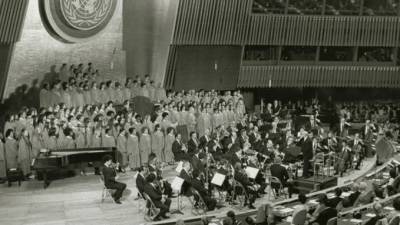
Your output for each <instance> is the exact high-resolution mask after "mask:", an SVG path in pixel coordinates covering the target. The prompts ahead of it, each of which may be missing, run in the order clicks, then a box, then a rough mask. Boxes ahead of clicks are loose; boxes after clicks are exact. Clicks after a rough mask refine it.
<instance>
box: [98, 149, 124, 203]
mask: <svg viewBox="0 0 400 225" xmlns="http://www.w3.org/2000/svg"><path fill="white" fill-rule="evenodd" d="M103 162H104V167H103V170H102V172H103V176H104V185H105V186H106V188H108V189H115V190H116V191H115V193H114V194H113V195H112V197H113V199H114V202H115V203H117V204H121V201H120V198H121V196H122V193H123V192H124V190H125V188H126V184H124V183H121V182H118V181H116V180H117V179H118V176H117V172H116V168H115V166H114V165H113V162H112V157H111V156H110V155H105V156H104V157H103Z"/></svg>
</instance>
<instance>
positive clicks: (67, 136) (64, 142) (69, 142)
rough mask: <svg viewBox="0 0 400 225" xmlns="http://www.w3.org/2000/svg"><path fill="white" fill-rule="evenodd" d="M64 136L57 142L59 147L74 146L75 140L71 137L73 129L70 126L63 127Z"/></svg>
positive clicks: (71, 147)
mask: <svg viewBox="0 0 400 225" xmlns="http://www.w3.org/2000/svg"><path fill="white" fill-rule="evenodd" d="M62 133H63V134H64V137H63V138H62V139H61V140H60V142H59V146H58V148H59V149H73V148H76V144H75V140H74V139H73V137H72V136H73V135H74V134H73V131H72V129H71V128H69V127H67V128H65V129H64V132H62Z"/></svg>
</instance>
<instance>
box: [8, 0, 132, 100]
mask: <svg viewBox="0 0 400 225" xmlns="http://www.w3.org/2000/svg"><path fill="white" fill-rule="evenodd" d="M118 1H119V2H118V4H117V7H116V9H115V13H114V16H113V17H112V19H111V20H110V22H109V24H108V26H107V27H106V28H105V29H104V30H103V31H102V33H101V34H99V35H97V36H95V37H94V38H93V39H91V40H89V41H86V42H82V43H65V42H62V41H59V40H57V39H55V38H53V37H52V36H51V35H50V34H49V33H48V32H47V30H46V29H45V27H44V25H43V23H42V20H41V17H40V12H39V5H38V1H37V0H31V1H29V5H28V9H27V14H26V17H25V21H24V26H23V30H22V35H21V39H20V41H19V42H17V43H16V45H15V48H14V53H13V56H12V58H11V64H10V68H9V73H8V79H7V83H6V90H5V99H6V101H7V98H9V97H10V96H11V97H12V98H15V99H18V100H21V101H24V100H25V99H26V98H24V95H25V96H26V97H32V96H31V95H32V94H36V93H37V89H38V88H39V86H40V84H41V83H42V81H43V79H44V78H46V79H47V78H51V77H52V76H54V75H55V74H56V73H57V72H58V71H59V67H60V66H61V64H62V63H68V64H72V63H74V64H78V63H85V64H86V63H88V62H93V64H94V65H95V67H96V68H98V69H99V70H100V74H101V76H102V77H104V78H105V79H108V78H110V79H118V80H121V81H124V80H125V53H124V52H123V51H122V50H121V49H122V0H118ZM33 85H34V87H33V88H32V86H33ZM35 99H36V98H33V97H32V100H35ZM9 101H10V100H9ZM13 102H14V103H15V101H13ZM18 103H19V102H18ZM21 104H24V105H25V104H28V105H31V104H30V102H28V103H26V102H21Z"/></svg>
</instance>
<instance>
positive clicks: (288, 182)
mask: <svg viewBox="0 0 400 225" xmlns="http://www.w3.org/2000/svg"><path fill="white" fill-rule="evenodd" d="M270 170H271V176H273V177H276V178H278V179H279V180H280V181H281V183H282V185H283V186H284V187H287V188H288V191H289V198H291V197H292V192H293V184H292V179H291V178H290V176H289V173H288V171H287V169H286V168H285V167H284V166H282V159H281V158H280V157H276V158H275V159H274V163H273V164H272V165H271V167H270ZM271 185H272V188H274V189H275V191H276V193H278V194H279V191H278V189H279V186H278V184H276V183H273V184H271Z"/></svg>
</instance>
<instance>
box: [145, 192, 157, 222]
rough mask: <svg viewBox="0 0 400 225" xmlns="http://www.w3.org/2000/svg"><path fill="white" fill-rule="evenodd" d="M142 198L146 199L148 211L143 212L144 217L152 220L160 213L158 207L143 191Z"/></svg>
mask: <svg viewBox="0 0 400 225" xmlns="http://www.w3.org/2000/svg"><path fill="white" fill-rule="evenodd" d="M143 198H144V199H145V200H146V208H148V211H147V212H146V213H145V214H144V219H145V220H146V221H153V220H154V218H156V217H157V216H158V214H159V213H160V209H159V208H157V207H156V205H154V202H153V200H151V198H150V197H149V196H148V195H147V194H146V193H143Z"/></svg>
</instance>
